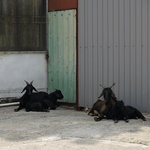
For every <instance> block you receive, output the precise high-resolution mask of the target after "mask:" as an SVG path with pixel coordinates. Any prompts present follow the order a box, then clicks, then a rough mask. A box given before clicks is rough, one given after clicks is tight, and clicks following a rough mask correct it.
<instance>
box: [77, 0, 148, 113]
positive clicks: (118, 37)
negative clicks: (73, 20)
mask: <svg viewBox="0 0 150 150" xmlns="http://www.w3.org/2000/svg"><path fill="white" fill-rule="evenodd" d="M78 26H79V27H78V33H79V34H78V35H79V38H78V40H79V41H78V51H79V52H78V64H79V65H78V66H79V67H78V68H79V72H78V77H79V88H78V90H79V97H78V99H79V106H81V107H91V106H92V104H93V103H94V102H95V101H96V99H97V97H98V96H99V94H100V92H101V90H102V89H101V87H100V86H99V83H101V84H103V85H105V86H110V85H111V84H112V83H113V82H115V83H116V85H115V86H114V88H113V90H114V92H115V94H116V96H117V97H118V99H122V100H123V101H124V102H125V104H126V105H132V106H134V107H136V108H138V109H139V110H141V111H143V112H150V109H149V108H150V94H149V90H150V77H149V75H150V60H149V58H150V57H149V56H150V52H149V47H150V45H149V44H150V38H149V36H150V27H149V26H150V1H149V0H132V1H131V0H79V1H78Z"/></svg>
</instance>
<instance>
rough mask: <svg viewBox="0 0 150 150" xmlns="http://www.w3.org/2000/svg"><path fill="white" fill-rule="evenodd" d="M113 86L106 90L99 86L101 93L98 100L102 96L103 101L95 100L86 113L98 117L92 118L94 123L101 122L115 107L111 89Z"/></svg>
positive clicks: (114, 98)
mask: <svg viewBox="0 0 150 150" xmlns="http://www.w3.org/2000/svg"><path fill="white" fill-rule="evenodd" d="M114 85H115V84H113V85H112V86H111V87H107V88H104V87H103V86H102V85H100V86H102V87H103V91H102V93H101V94H100V96H99V98H100V97H101V96H103V98H104V100H97V101H96V102H95V103H94V105H93V107H92V109H91V110H90V111H89V113H88V115H98V117H95V118H94V120H95V121H100V120H102V119H103V118H104V117H105V116H106V115H107V113H108V111H109V110H110V109H112V107H114V106H115V103H116V96H115V94H114V92H113V91H112V89H111V88H112V87H113V86H114Z"/></svg>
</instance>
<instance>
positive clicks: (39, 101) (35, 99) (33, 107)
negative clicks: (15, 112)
mask: <svg viewBox="0 0 150 150" xmlns="http://www.w3.org/2000/svg"><path fill="white" fill-rule="evenodd" d="M63 97H64V96H63V94H62V93H61V91H60V90H55V91H54V92H52V93H50V94H47V93H46V92H38V93H33V94H32V95H31V96H30V99H29V101H28V103H27V104H26V111H49V110H50V109H56V108H57V107H58V104H57V99H63Z"/></svg>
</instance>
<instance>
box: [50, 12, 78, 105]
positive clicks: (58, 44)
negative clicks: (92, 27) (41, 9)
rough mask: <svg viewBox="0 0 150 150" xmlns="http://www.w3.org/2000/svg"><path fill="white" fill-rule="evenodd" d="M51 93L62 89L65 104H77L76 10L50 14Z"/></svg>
mask: <svg viewBox="0 0 150 150" xmlns="http://www.w3.org/2000/svg"><path fill="white" fill-rule="evenodd" d="M48 18H49V38H48V42H49V44H48V45H49V46H48V50H49V61H48V88H49V91H53V90H55V89H60V90H61V91H62V93H63V95H64V99H63V102H67V103H75V102H76V10H65V11H56V12H49V13H48Z"/></svg>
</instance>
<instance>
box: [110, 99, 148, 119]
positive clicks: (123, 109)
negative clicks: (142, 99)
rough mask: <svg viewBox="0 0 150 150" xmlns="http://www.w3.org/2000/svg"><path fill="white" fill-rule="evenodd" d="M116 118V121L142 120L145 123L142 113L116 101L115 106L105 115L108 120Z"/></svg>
mask: <svg viewBox="0 0 150 150" xmlns="http://www.w3.org/2000/svg"><path fill="white" fill-rule="evenodd" d="M114 117H115V118H117V119H118V120H123V119H124V118H125V117H126V118H127V119H139V118H140V119H142V120H143V121H146V118H145V117H144V116H143V115H142V113H141V112H140V111H139V110H137V109H136V108H134V107H132V106H124V103H123V101H117V103H116V106H115V107H114V108H112V110H110V111H109V113H108V114H107V118H108V119H113V118H114Z"/></svg>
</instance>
